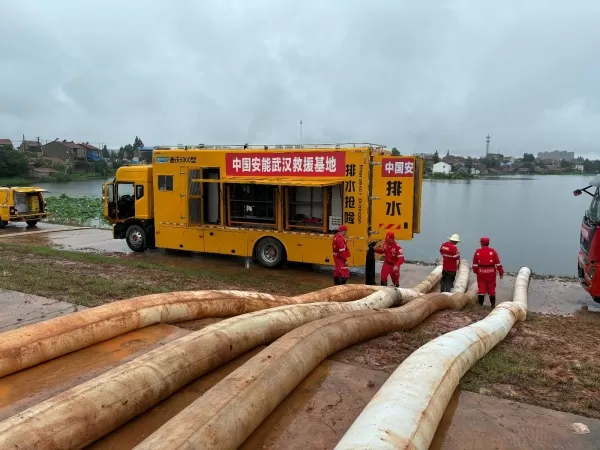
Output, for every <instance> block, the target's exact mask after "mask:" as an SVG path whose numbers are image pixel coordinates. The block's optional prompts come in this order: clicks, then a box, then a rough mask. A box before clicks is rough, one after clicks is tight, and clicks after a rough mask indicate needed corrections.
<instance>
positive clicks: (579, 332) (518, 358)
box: [0, 229, 600, 418]
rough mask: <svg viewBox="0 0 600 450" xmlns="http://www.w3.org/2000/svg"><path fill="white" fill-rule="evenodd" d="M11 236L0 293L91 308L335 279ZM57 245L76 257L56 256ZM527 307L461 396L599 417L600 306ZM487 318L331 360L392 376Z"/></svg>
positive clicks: (573, 301) (579, 296)
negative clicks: (147, 297)
mask: <svg viewBox="0 0 600 450" xmlns="http://www.w3.org/2000/svg"><path fill="white" fill-rule="evenodd" d="M40 231H44V230H40ZM13 234H15V236H11V237H9V236H8V235H0V251H1V252H2V258H1V259H0V288H1V289H10V290H14V291H20V292H26V293H29V294H36V295H40V296H43V297H48V298H51V299H55V300H61V301H68V302H71V303H75V304H79V305H83V306H95V305H98V304H101V303H104V302H107V301H114V300H118V299H123V298H129V297H133V296H137V295H144V294H148V293H155V292H167V291H174V290H189V289H225V288H226V289H243V290H258V291H263V292H270V293H275V294H284V295H297V294H300V293H304V292H308V291H312V290H316V289H320V288H323V287H326V286H329V285H331V280H330V275H329V274H323V273H316V272H315V271H313V270H311V268H310V267H302V266H300V267H293V268H288V269H282V270H265V269H262V268H259V267H254V266H253V267H251V268H250V269H244V266H243V261H241V260H240V259H237V258H233V259H232V258H221V257H213V258H203V257H199V256H197V255H189V254H180V253H164V252H147V253H144V254H142V255H130V254H128V253H127V252H125V251H120V250H119V249H118V248H117V250H115V248H116V247H117V244H119V245H121V246H123V245H124V243H123V242H122V241H113V240H111V239H110V233H109V238H108V239H107V236H106V232H105V231H104V230H68V231H64V230H63V229H52V231H51V232H50V233H45V232H38V233H36V234H32V235H30V236H26V235H25V233H23V232H21V231H20V230H19V231H17V232H16V233H15V232H14V230H13ZM34 236H36V237H34ZM69 236H70V237H69ZM73 236H76V237H75V238H74V237H73ZM86 236H87V237H86ZM57 242H60V244H57ZM86 243H88V244H90V243H91V244H92V245H91V247H90V246H89V245H88V246H86V245H85V244H86ZM57 246H59V247H61V248H67V249H69V248H70V249H71V250H57V249H56V247H57ZM111 246H115V247H112V248H111ZM99 247H105V248H103V252H104V253H103V254H97V253H94V252H92V251H87V252H86V251H82V250H94V248H99ZM121 248H122V247H121ZM73 250H78V251H73ZM431 269H432V268H431V267H427V266H422V265H406V266H405V267H403V271H402V281H401V284H402V285H403V286H413V285H414V284H416V283H417V282H418V281H419V280H421V279H422V278H424V276H426V274H427V273H429V271H430V270H431ZM352 281H353V282H358V283H360V282H361V281H362V279H361V278H360V277H355V278H353V280H352ZM513 284H514V277H510V276H507V277H505V279H504V280H502V281H501V282H500V283H499V293H498V301H499V302H500V301H509V300H510V299H511V297H512V287H513ZM529 302H530V310H532V311H533V312H531V313H530V314H529V315H528V320H527V321H526V322H524V323H519V324H517V325H516V326H515V327H514V328H513V330H512V331H511V332H510V334H509V336H508V337H507V338H506V339H505V340H504V341H503V342H502V343H501V344H499V345H498V346H497V347H496V348H495V349H494V350H493V351H492V352H490V353H489V354H488V355H487V356H486V357H484V358H483V359H482V360H481V361H480V362H478V363H477V364H476V365H475V366H474V367H473V368H472V370H471V371H469V373H468V374H467V375H466V376H465V377H464V378H463V380H462V383H461V386H462V388H463V389H464V390H466V391H472V392H477V393H482V394H486V395H493V396H496V397H501V398H505V399H510V400H515V401H519V402H524V403H527V404H532V405H538V406H543V407H548V408H552V409H556V410H559V411H566V412H572V413H577V414H581V415H584V416H587V417H595V418H600V403H599V402H598V401H597V399H598V398H600V312H598V305H596V304H595V303H593V302H592V301H591V300H590V299H589V298H588V296H587V294H586V293H585V292H584V291H583V289H581V287H580V286H579V285H578V284H577V283H576V282H573V281H570V280H565V279H549V280H547V279H532V281H531V285H530V289H529ZM488 312H489V307H484V308H479V307H472V308H470V309H467V310H465V311H462V312H455V311H442V312H439V313H437V314H434V315H433V316H431V317H430V318H429V319H427V320H426V321H425V322H424V323H423V324H421V325H420V326H418V327H417V328H415V329H413V330H410V331H407V332H398V333H391V334H388V335H385V336H381V337H379V338H376V339H373V340H371V341H368V342H365V343H362V344H359V345H356V346H353V347H351V348H348V349H346V350H344V351H342V352H340V353H338V354H337V355H335V356H334V357H333V358H332V359H334V360H337V361H340V362H346V363H351V364H352V365H358V366H362V367H364V368H368V369H374V370H378V371H383V372H386V373H391V372H392V371H393V370H394V369H395V368H396V367H397V365H398V364H399V363H401V362H402V360H403V359H404V358H406V357H407V356H408V355H409V354H410V353H411V352H413V351H414V350H416V349H417V348H418V347H419V346H421V345H423V344H424V343H426V342H428V341H429V340H431V339H432V338H434V337H437V336H439V335H441V334H443V333H446V332H448V331H451V330H454V329H457V328H460V327H462V326H465V325H467V324H469V323H472V322H473V321H476V320H479V319H481V318H483V317H484V316H485V315H486V314H487V313H488ZM559 314H563V315H559ZM565 314H566V315H565Z"/></svg>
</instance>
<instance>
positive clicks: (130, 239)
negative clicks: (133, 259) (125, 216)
mask: <svg viewBox="0 0 600 450" xmlns="http://www.w3.org/2000/svg"><path fill="white" fill-rule="evenodd" d="M125 241H126V242H127V246H128V247H129V248H130V249H131V250H133V251H134V252H143V251H145V250H146V248H147V247H148V238H147V236H146V232H145V231H144V229H143V228H142V227H140V226H139V225H131V226H130V227H129V228H127V234H126V235H125Z"/></svg>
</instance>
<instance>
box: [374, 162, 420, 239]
mask: <svg viewBox="0 0 600 450" xmlns="http://www.w3.org/2000/svg"><path fill="white" fill-rule="evenodd" d="M422 170H423V168H422V164H421V160H420V159H419V158H415V157H413V156H387V155H373V156H372V157H371V180H372V182H371V186H370V190H371V195H370V209H371V210H370V213H371V214H370V218H371V222H370V227H371V231H370V236H371V237H370V239H376V240H380V239H384V238H385V234H386V233H387V232H388V231H393V232H394V234H395V237H396V240H411V239H412V238H413V235H414V233H418V232H419V228H420V214H421V186H422Z"/></svg>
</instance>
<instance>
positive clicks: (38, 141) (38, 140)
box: [36, 136, 44, 156]
mask: <svg viewBox="0 0 600 450" xmlns="http://www.w3.org/2000/svg"><path fill="white" fill-rule="evenodd" d="M36 139H37V143H38V148H39V149H40V156H44V153H43V152H42V145H41V144H40V137H39V136H38V137H37V138H36Z"/></svg>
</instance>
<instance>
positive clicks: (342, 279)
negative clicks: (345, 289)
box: [340, 278, 348, 284]
mask: <svg viewBox="0 0 600 450" xmlns="http://www.w3.org/2000/svg"><path fill="white" fill-rule="evenodd" d="M347 282H348V278H340V284H346V283H347Z"/></svg>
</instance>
